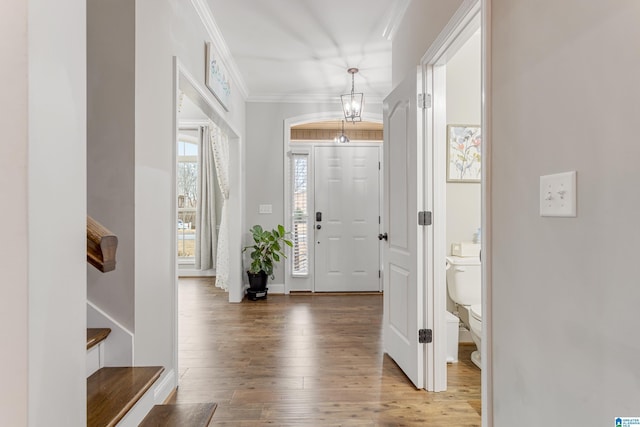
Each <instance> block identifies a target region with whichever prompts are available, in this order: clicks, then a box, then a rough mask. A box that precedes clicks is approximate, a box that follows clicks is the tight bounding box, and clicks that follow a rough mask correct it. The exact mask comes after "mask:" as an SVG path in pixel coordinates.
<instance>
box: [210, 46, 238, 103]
mask: <svg viewBox="0 0 640 427" xmlns="http://www.w3.org/2000/svg"><path fill="white" fill-rule="evenodd" d="M205 64H206V70H205V75H204V76H205V80H204V83H205V85H206V86H207V87H208V88H209V90H210V91H211V93H213V95H214V96H215V97H216V99H217V100H218V101H219V102H220V105H222V108H224V109H225V111H229V101H230V99H231V82H230V80H229V73H228V72H227V69H226V68H225V66H224V64H223V63H222V61H221V60H220V56H218V54H217V52H216V51H215V49H214V47H213V43H207V50H206V54H205Z"/></svg>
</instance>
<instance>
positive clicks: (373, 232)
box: [312, 145, 380, 292]
mask: <svg viewBox="0 0 640 427" xmlns="http://www.w3.org/2000/svg"><path fill="white" fill-rule="evenodd" d="M314 158H315V161H314V176H315V180H314V181H315V204H314V205H315V212H313V213H312V216H313V218H312V220H315V222H313V223H314V234H315V285H314V290H315V291H316V292H363V291H379V290H380V278H379V270H380V250H379V248H380V246H379V241H378V234H379V229H380V225H379V218H380V177H379V175H380V171H379V162H380V148H379V147H376V146H356V145H349V146H327V147H316V148H315V151H314Z"/></svg>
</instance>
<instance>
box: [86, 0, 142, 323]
mask: <svg viewBox="0 0 640 427" xmlns="http://www.w3.org/2000/svg"><path fill="white" fill-rule="evenodd" d="M134 30H135V2H131V1H129V0H117V1H108V2H105V1H102V0H87V45H88V46H89V49H87V91H88V93H87V211H88V214H89V215H91V216H92V217H93V218H94V219H96V220H97V221H98V222H100V223H102V224H103V225H104V226H105V227H107V228H108V229H109V230H111V231H112V232H113V233H115V234H116V236H118V251H117V254H116V269H115V270H114V271H111V272H109V273H101V272H100V271H98V270H97V269H95V268H94V267H92V266H90V265H88V264H87V282H88V284H87V295H88V298H89V300H90V301H91V302H92V303H94V304H96V305H97V306H98V307H100V309H101V310H103V311H105V312H106V313H108V314H109V315H110V316H111V317H112V318H114V319H115V320H117V321H118V322H119V323H120V324H122V325H123V326H125V327H126V328H127V329H129V330H130V331H134V329H135V326H134V301H135V298H134V263H135V258H134V185H133V182H134V130H135V97H134V95H135V93H134V83H135V81H134V79H135V67H134V65H135V43H133V40H134Z"/></svg>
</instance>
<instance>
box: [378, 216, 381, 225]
mask: <svg viewBox="0 0 640 427" xmlns="http://www.w3.org/2000/svg"><path fill="white" fill-rule="evenodd" d="M381 221H382V220H381V219H380V216H378V224H382V222H381Z"/></svg>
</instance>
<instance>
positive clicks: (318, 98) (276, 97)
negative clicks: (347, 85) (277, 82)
mask: <svg viewBox="0 0 640 427" xmlns="http://www.w3.org/2000/svg"><path fill="white" fill-rule="evenodd" d="M364 100H365V102H364V105H365V108H366V106H367V104H382V98H381V97H379V96H367V95H366V94H365V99H364ZM247 102H283V103H286V102H290V103H294V104H318V103H323V104H337V105H340V103H341V101H340V97H339V96H335V95H327V94H322V93H318V94H291V95H281V94H271V95H267V94H265V95H252V96H249V97H247Z"/></svg>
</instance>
